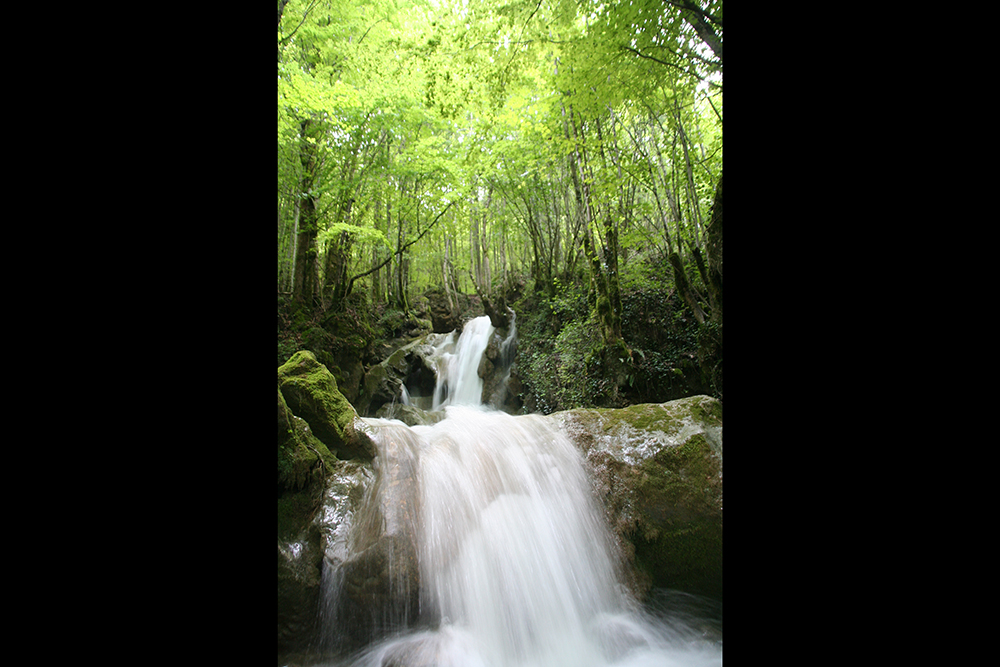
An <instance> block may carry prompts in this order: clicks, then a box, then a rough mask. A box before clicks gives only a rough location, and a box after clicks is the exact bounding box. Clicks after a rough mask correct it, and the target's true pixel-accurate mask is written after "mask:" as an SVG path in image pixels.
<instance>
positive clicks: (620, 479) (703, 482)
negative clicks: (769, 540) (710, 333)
mask: <svg viewBox="0 0 1000 667" xmlns="http://www.w3.org/2000/svg"><path fill="white" fill-rule="evenodd" d="M547 418H548V419H553V420H555V421H556V422H557V423H558V424H559V426H560V427H561V428H562V429H564V431H565V432H566V433H567V434H568V435H569V436H570V437H571V438H572V439H573V441H574V442H575V443H576V444H577V446H578V447H579V448H580V449H581V451H583V453H584V454H585V456H586V459H587V463H588V465H589V466H590V469H591V480H592V481H593V483H594V490H595V493H596V494H597V496H598V497H599V499H600V500H601V501H602V502H603V504H604V507H605V510H606V513H607V517H608V521H609V524H610V526H611V528H612V531H613V532H614V535H615V538H616V540H617V543H618V546H619V548H620V549H621V553H622V556H623V561H624V564H625V576H626V579H627V580H628V583H629V584H630V586H631V587H632V588H633V590H634V591H635V592H636V593H637V594H639V595H640V597H642V596H644V595H645V594H646V593H647V592H648V591H649V590H650V588H652V587H656V588H672V589H678V590H682V591H686V592H690V593H697V594H700V595H706V596H709V597H713V598H716V599H718V600H721V599H722V404H721V403H719V401H717V400H716V399H713V398H711V397H709V396H693V397H690V398H684V399H680V400H677V401H671V402H669V403H662V404H643V405H633V406H631V407H627V408H623V409H619V410H612V409H577V410H568V411H565V412H559V413H555V414H552V415H549V416H548V417H547Z"/></svg>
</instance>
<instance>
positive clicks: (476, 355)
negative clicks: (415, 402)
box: [432, 316, 494, 410]
mask: <svg viewBox="0 0 1000 667" xmlns="http://www.w3.org/2000/svg"><path fill="white" fill-rule="evenodd" d="M493 331H494V329H493V325H492V324H490V318H488V317H485V316H484V317H477V318H476V319H474V320H471V321H470V322H468V323H466V325H465V328H464V329H463V330H462V335H461V336H459V338H458V343H457V344H456V345H455V346H454V351H450V348H451V346H450V345H449V344H448V342H450V341H446V344H445V346H443V348H442V352H441V354H440V355H439V356H438V373H437V386H435V387H434V405H433V408H432V409H433V410H440V409H441V408H443V407H445V406H446V405H479V404H480V401H481V397H482V393H483V379H482V378H481V377H479V363H480V361H481V360H482V358H483V352H485V351H486V346H487V345H488V344H489V342H490V336H492V335H493Z"/></svg>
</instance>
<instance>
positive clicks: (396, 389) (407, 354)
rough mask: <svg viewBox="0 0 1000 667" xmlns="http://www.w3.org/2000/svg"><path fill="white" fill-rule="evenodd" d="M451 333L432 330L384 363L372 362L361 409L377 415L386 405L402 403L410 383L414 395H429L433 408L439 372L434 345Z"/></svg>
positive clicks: (363, 387) (410, 391)
mask: <svg viewBox="0 0 1000 667" xmlns="http://www.w3.org/2000/svg"><path fill="white" fill-rule="evenodd" d="M447 337H448V334H439V333H432V334H427V335H425V336H421V337H420V338H417V339H416V340H414V341H412V342H410V343H408V344H406V345H404V346H403V347H401V348H399V349H398V350H396V351H395V352H393V353H392V354H391V355H389V357H388V358H387V359H386V360H385V361H383V362H382V363H380V364H378V365H376V366H372V368H371V369H370V370H369V371H368V373H366V374H365V378H364V381H363V382H362V390H361V395H360V396H359V398H358V411H359V412H360V413H361V414H363V415H366V416H369V415H370V416H374V415H375V414H377V413H378V411H379V410H380V409H381V408H382V407H383V406H386V405H389V406H391V405H393V404H400V403H402V400H401V394H402V388H403V386H406V387H408V391H409V393H410V395H411V399H415V400H420V399H425V400H426V405H424V406H420V407H424V408H430V407H431V406H430V401H431V398H432V397H433V395H434V385H435V383H436V382H437V376H436V375H435V367H434V365H435V361H434V358H433V352H434V347H435V346H437V345H439V344H441V343H442V342H443V341H445V339H446V338H447Z"/></svg>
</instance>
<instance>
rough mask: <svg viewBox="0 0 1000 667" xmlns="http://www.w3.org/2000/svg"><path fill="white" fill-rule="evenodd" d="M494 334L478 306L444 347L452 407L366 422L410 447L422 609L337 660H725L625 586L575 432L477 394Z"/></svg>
mask: <svg viewBox="0 0 1000 667" xmlns="http://www.w3.org/2000/svg"><path fill="white" fill-rule="evenodd" d="M492 334H493V327H492V326H491V325H490V322H489V319H488V318H486V317H481V318H477V319H475V320H472V321H471V322H469V323H468V324H467V325H466V327H465V329H464V331H463V332H462V335H461V337H460V338H459V340H458V341H457V344H456V343H455V342H454V340H451V341H450V342H448V341H446V342H445V344H449V345H452V346H453V350H454V351H453V352H443V353H442V355H441V363H440V365H439V376H438V385H439V386H438V390H436V391H435V398H434V404H435V407H436V408H437V407H439V406H444V410H445V412H446V418H445V419H443V420H442V421H440V422H438V423H436V424H433V425H429V426H413V427H406V426H404V425H402V424H401V423H400V422H397V421H390V420H383V419H366V420H365V421H366V422H367V423H368V424H369V425H370V426H371V427H372V431H373V437H375V438H376V440H378V441H379V448H380V451H381V450H382V448H383V447H387V448H391V449H393V450H394V451H404V450H405V451H406V452H407V454H406V457H407V458H406V459H405V461H407V462H410V461H412V462H415V473H414V474H413V475H412V476H413V477H415V479H416V484H415V488H414V490H413V491H412V493H413V494H414V496H415V497H414V498H413V504H414V505H416V508H417V511H416V520H415V526H413V527H412V532H413V535H414V537H415V541H416V544H417V546H416V559H417V561H418V569H419V581H420V586H419V589H420V590H419V619H412V618H409V617H407V620H406V624H407V625H408V626H409V627H405V628H398V630H399V633H397V634H395V635H394V636H392V637H391V638H388V639H381V640H379V641H378V642H376V643H375V644H373V645H371V646H369V647H367V648H365V649H363V650H362V651H360V652H358V653H356V654H354V655H353V656H351V657H350V658H348V659H346V660H345V661H341V662H338V663H336V664H338V665H352V666H357V667H389V666H390V665H391V666H393V667H403V666H412V667H430V666H432V665H433V666H437V667H611V666H615V667H646V666H649V667H652V666H654V665H656V666H664V665H685V666H695V665H697V666H701V665H721V664H722V649H721V642H718V643H713V642H710V641H707V640H704V639H702V638H701V637H700V636H699V632H697V631H695V630H693V629H691V626H690V625H687V624H685V623H683V622H681V621H680V620H679V619H677V618H668V617H664V616H662V615H661V616H653V615H651V614H649V613H646V612H644V611H642V610H641V609H640V608H639V607H638V605H636V604H635V603H634V602H633V601H632V600H631V599H630V598H629V596H628V595H627V594H626V593H625V592H624V590H623V589H622V587H621V586H620V585H619V584H618V581H617V577H616V571H615V560H614V557H613V550H612V548H611V545H610V537H609V533H608V530H607V528H606V526H605V525H604V523H603V515H602V514H601V512H600V510H599V508H598V507H597V506H596V503H595V501H594V499H593V497H592V494H591V488H590V483H589V480H588V478H587V474H586V470H585V467H584V464H583V459H582V456H581V454H580V453H579V452H578V451H577V450H576V448H575V447H574V446H573V445H572V443H571V442H570V441H569V440H568V439H567V438H566V437H565V436H564V435H562V434H561V433H560V432H558V431H557V430H554V429H553V428H552V427H551V426H550V425H549V424H548V423H547V422H546V421H545V420H543V419H541V418H539V417H536V416H520V417H513V416H511V415H508V414H506V413H503V412H496V411H491V410H488V409H486V408H484V407H482V406H481V405H479V402H480V393H481V392H482V380H481V379H480V378H479V377H478V373H477V369H478V366H479V362H480V359H481V357H482V354H483V351H484V350H485V348H486V345H487V342H488V341H489V337H490V336H491V335H492ZM509 340H510V339H508V341H509ZM383 465H388V464H387V463H383ZM406 465H409V463H407V464H406ZM386 483H387V484H389V485H392V484H394V482H392V481H389V482H386ZM410 483H412V479H411V480H410ZM401 504H402V505H407V504H408V503H407V502H405V501H404V502H402V503H401Z"/></svg>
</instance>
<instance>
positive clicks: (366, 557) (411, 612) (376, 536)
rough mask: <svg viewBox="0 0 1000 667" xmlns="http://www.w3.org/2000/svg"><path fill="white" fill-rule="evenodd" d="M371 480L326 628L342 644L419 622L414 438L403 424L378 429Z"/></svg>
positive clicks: (351, 644)
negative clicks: (373, 471)
mask: <svg viewBox="0 0 1000 667" xmlns="http://www.w3.org/2000/svg"><path fill="white" fill-rule="evenodd" d="M376 437H377V439H378V450H379V455H378V458H377V459H376V461H375V473H376V474H375V481H374V483H373V484H372V485H371V486H370V487H369V488H368V490H367V492H366V495H365V498H364V500H363V501H362V502H361V504H360V506H359V508H358V516H357V520H356V524H355V525H354V527H353V528H352V531H351V538H350V546H349V549H348V554H349V556H348V558H347V560H345V561H344V563H343V565H342V566H341V568H340V570H339V573H338V576H339V577H340V580H339V582H338V595H337V600H336V601H335V603H334V604H333V607H332V608H331V610H330V611H331V612H332V616H331V619H330V622H329V623H327V624H326V626H325V628H324V631H325V634H326V635H327V636H328V637H333V638H335V643H336V644H338V645H340V646H343V647H354V648H356V647H360V646H363V645H364V644H366V643H368V642H370V641H371V640H373V639H375V638H377V637H380V636H383V635H386V634H389V633H391V632H393V631H395V630H402V629H404V628H406V627H409V626H410V625H412V624H413V623H415V622H416V621H417V617H418V615H419V611H420V570H419V566H418V562H417V514H418V498H419V494H418V489H417V470H416V464H417V453H416V448H415V443H416V439H415V438H414V437H413V436H412V434H411V433H410V431H409V429H408V428H407V427H405V426H396V425H392V426H383V427H382V428H381V429H380V430H379V433H378V434H377V436H376Z"/></svg>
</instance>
